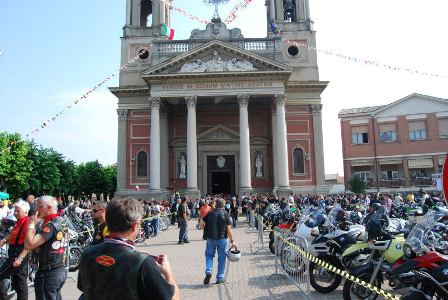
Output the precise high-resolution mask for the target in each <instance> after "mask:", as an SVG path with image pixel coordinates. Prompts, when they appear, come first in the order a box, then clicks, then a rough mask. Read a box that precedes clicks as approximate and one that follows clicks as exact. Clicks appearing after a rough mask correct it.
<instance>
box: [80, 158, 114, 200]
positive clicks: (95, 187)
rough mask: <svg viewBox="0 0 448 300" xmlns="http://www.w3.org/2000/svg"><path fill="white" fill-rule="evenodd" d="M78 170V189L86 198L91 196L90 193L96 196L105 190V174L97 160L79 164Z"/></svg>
mask: <svg viewBox="0 0 448 300" xmlns="http://www.w3.org/2000/svg"><path fill="white" fill-rule="evenodd" d="M78 170H79V184H80V189H81V190H82V191H83V192H84V193H85V195H86V196H87V197H88V198H91V195H92V193H94V194H96V195H97V196H98V195H99V194H101V193H103V192H105V191H107V176H106V173H105V171H104V169H103V166H102V165H101V164H100V163H99V162H98V161H97V160H95V161H91V162H88V163H86V164H85V165H80V166H79V168H78Z"/></svg>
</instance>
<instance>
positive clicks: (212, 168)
mask: <svg viewBox="0 0 448 300" xmlns="http://www.w3.org/2000/svg"><path fill="white" fill-rule="evenodd" d="M207 194H232V195H233V194H235V156H234V155H210V156H207Z"/></svg>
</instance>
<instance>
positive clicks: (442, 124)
mask: <svg viewBox="0 0 448 300" xmlns="http://www.w3.org/2000/svg"><path fill="white" fill-rule="evenodd" d="M437 123H438V125H439V137H448V119H439V120H438V121H437Z"/></svg>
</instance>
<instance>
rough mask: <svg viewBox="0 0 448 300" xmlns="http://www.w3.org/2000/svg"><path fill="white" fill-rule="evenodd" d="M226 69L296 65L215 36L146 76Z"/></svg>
mask: <svg viewBox="0 0 448 300" xmlns="http://www.w3.org/2000/svg"><path fill="white" fill-rule="evenodd" d="M223 72H229V73H230V72H238V73H244V72H250V73H259V72H275V73H291V72H292V68H291V67H289V66H287V65H284V64H281V63H278V62H275V61H273V60H270V59H267V58H265V57H262V56H259V55H257V54H254V53H252V52H249V51H246V50H244V49H241V48H238V47H235V46H233V45H230V44H227V43H225V42H222V41H219V40H213V41H210V42H208V43H205V44H203V45H201V46H198V47H196V48H194V49H192V50H190V51H188V52H185V53H183V54H180V55H178V56H176V57H174V58H172V59H169V60H167V61H165V62H162V63H160V64H158V65H156V66H154V67H152V68H150V69H149V70H147V71H145V72H144V73H143V74H144V75H143V77H144V78H151V77H156V76H163V75H173V74H176V75H184V74H185V75H191V74H204V73H207V74H210V73H223Z"/></svg>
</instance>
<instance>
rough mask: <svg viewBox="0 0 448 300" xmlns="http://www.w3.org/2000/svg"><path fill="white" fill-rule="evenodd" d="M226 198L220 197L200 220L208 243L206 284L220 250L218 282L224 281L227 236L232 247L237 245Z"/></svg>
mask: <svg viewBox="0 0 448 300" xmlns="http://www.w3.org/2000/svg"><path fill="white" fill-rule="evenodd" d="M224 206H225V200H224V199H222V198H218V199H217V200H216V208H215V210H214V211H211V212H209V213H208V214H207V215H206V216H205V217H203V218H202V220H201V221H200V225H201V227H202V229H204V230H205V232H206V237H207V245H206V248H205V278H204V284H209V283H210V278H211V277H212V270H213V259H214V257H215V252H218V273H217V274H216V284H220V283H224V272H225V269H226V252H227V237H228V238H229V239H230V244H231V246H232V247H236V243H235V242H234V241H233V232H232V219H231V217H230V216H229V215H228V214H227V212H226V211H225V209H224Z"/></svg>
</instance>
